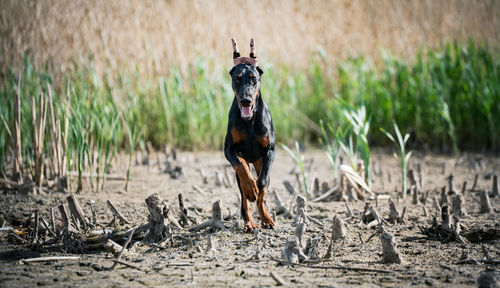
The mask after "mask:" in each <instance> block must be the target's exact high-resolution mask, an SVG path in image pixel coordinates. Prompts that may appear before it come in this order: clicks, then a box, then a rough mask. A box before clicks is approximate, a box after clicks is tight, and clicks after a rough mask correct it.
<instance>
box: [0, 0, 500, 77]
mask: <svg viewBox="0 0 500 288" xmlns="http://www.w3.org/2000/svg"><path fill="white" fill-rule="evenodd" d="M0 7H1V8H0V9H1V10H0V23H1V25H0V37H1V41H0V43H1V44H0V51H1V55H2V57H1V58H0V66H1V67H3V68H2V69H6V67H8V65H14V67H16V68H18V69H21V67H22V66H23V64H22V63H23V56H24V55H26V54H27V55H30V56H31V57H32V62H34V64H35V68H36V69H40V68H41V66H42V65H44V64H45V63H46V61H47V63H48V66H49V70H51V71H52V72H64V71H67V70H68V69H72V65H71V64H70V63H71V62H72V61H73V60H74V59H77V60H79V61H80V60H81V61H83V62H86V61H87V60H88V59H87V58H88V56H89V55H92V57H93V59H94V65H95V68H96V69H97V71H98V72H99V73H101V72H105V69H115V68H118V67H119V68H120V69H123V68H125V67H128V68H134V69H135V68H136V67H137V68H138V69H139V72H140V73H143V74H157V73H166V72H168V71H169V69H170V68H171V67H172V66H176V67H181V69H182V70H183V72H186V69H187V68H188V67H189V64H190V63H191V62H192V61H194V59H197V58H198V57H199V55H203V56H204V57H206V58H207V59H210V61H214V62H215V63H217V65H219V66H220V67H229V66H230V65H231V56H230V55H231V43H230V41H229V39H230V37H231V36H235V37H237V38H238V39H239V40H240V42H241V43H242V48H243V49H242V51H243V52H244V53H247V52H248V51H247V50H248V49H247V47H246V46H247V45H243V43H246V41H247V40H248V39H249V38H250V37H252V36H253V37H255V38H256V39H257V49H258V51H257V52H258V53H259V55H260V56H261V58H263V60H265V61H266V60H267V61H271V62H273V63H276V64H287V65H288V66H294V67H308V65H309V64H308V63H309V62H310V60H311V59H312V57H314V53H313V52H314V51H316V50H317V48H318V47H322V49H323V50H324V52H325V53H326V55H328V60H329V61H330V62H331V63H332V64H333V63H335V62H337V60H338V59H343V58H345V57H346V56H348V55H357V54H361V55H367V56H370V57H372V58H378V56H379V55H380V51H381V49H387V50H390V51H391V52H393V53H394V54H396V55H397V56H401V57H404V58H407V57H413V56H414V55H415V53H416V51H417V50H418V49H419V48H422V47H426V48H432V47H436V46H440V45H442V44H443V43H445V42H446V41H450V40H465V39H466V38H472V39H473V40H476V41H488V42H490V43H495V44H496V43H499V40H500V1H462V0H440V1H432V0H422V1H397V0H395V1H389V0H379V1H361V0H359V1H341V0H334V1H302V0H299V1H287V0H280V1H250V2H249V1H242V0H237V1H228V0H213V1H129V0H127V1H125V0H124V1H116V0H115V1H98V0H85V1H83V0H74V1H61V0H47V1H18V0H11V1H9V0H1V1H0ZM75 57H81V58H75ZM2 72H3V73H5V71H2Z"/></svg>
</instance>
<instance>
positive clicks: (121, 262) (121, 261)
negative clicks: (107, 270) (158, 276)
mask: <svg viewBox="0 0 500 288" xmlns="http://www.w3.org/2000/svg"><path fill="white" fill-rule="evenodd" d="M113 262H115V264H117V263H118V264H122V265H125V266H127V267H130V268H134V269H137V270H139V271H144V270H143V269H142V268H141V267H139V266H137V265H135V264H132V263H129V262H125V261H123V260H119V259H114V260H113ZM113 265H114V264H113Z"/></svg>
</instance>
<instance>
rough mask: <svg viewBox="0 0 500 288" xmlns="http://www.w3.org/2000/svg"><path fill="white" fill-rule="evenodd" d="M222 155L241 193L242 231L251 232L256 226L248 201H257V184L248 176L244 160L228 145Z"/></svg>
mask: <svg viewBox="0 0 500 288" xmlns="http://www.w3.org/2000/svg"><path fill="white" fill-rule="evenodd" d="M224 154H225V156H226V158H227V160H228V161H229V162H230V163H231V165H232V166H233V169H234V170H235V172H236V180H237V182H238V188H239V189H240V193H241V216H242V217H243V220H244V221H245V227H244V230H245V232H252V231H253V229H255V228H258V226H257V224H255V222H254V221H253V217H252V209H251V207H250V205H249V203H248V200H250V201H252V202H253V201H255V200H256V199H257V193H258V188H257V184H256V183H255V180H254V179H253V177H252V174H250V169H249V166H248V163H247V162H246V161H245V159H243V158H241V157H238V156H237V155H236V153H235V152H234V151H233V150H232V149H231V147H230V146H229V145H226V147H225V149H224Z"/></svg>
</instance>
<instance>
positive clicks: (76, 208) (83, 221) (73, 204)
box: [66, 193, 89, 228]
mask: <svg viewBox="0 0 500 288" xmlns="http://www.w3.org/2000/svg"><path fill="white" fill-rule="evenodd" d="M66 201H67V202H68V206H69V210H70V212H71V214H72V215H73V216H75V218H76V219H78V221H79V222H80V225H82V226H83V227H84V228H85V227H87V225H88V224H89V223H88V221H87V217H86V216H85V213H84V212H83V210H82V208H81V207H80V204H78V200H76V197H75V195H74V194H73V193H71V195H69V196H68V197H66Z"/></svg>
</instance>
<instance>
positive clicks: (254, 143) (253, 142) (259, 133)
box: [232, 127, 270, 163]
mask: <svg viewBox="0 0 500 288" xmlns="http://www.w3.org/2000/svg"><path fill="white" fill-rule="evenodd" d="M235 132H236V133H233V135H232V136H233V141H234V140H236V141H234V144H235V146H236V147H235V148H236V154H238V156H240V157H243V158H244V159H245V160H247V161H248V162H251V163H253V162H255V161H257V160H258V159H259V158H260V157H261V156H262V154H263V152H264V151H267V149H268V148H269V144H270V138H269V132H268V130H267V129H265V127H255V129H238V130H235Z"/></svg>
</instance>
